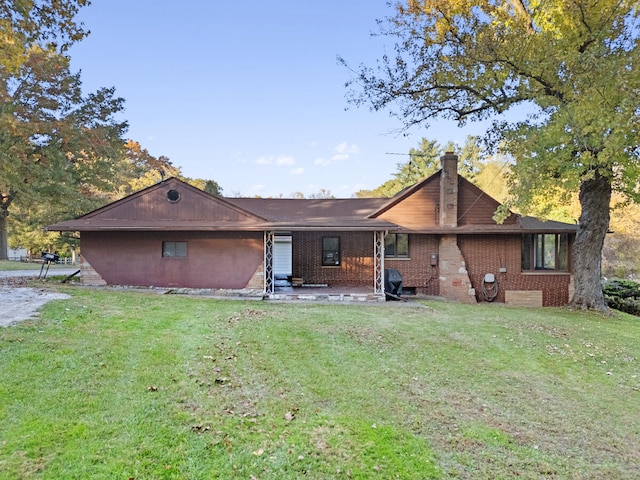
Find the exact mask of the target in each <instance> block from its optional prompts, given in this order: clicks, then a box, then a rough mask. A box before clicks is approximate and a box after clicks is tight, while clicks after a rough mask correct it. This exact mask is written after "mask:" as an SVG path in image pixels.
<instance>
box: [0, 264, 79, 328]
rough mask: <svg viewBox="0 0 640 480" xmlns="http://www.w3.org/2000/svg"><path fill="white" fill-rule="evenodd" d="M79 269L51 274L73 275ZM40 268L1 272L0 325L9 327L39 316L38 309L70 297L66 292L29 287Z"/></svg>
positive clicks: (58, 270) (63, 270)
mask: <svg viewBox="0 0 640 480" xmlns="http://www.w3.org/2000/svg"><path fill="white" fill-rule="evenodd" d="M76 270H77V269H56V270H55V271H52V270H50V271H49V275H53V274H55V275H71V274H72V273H73V272H75V271H76ZM39 273H40V271H39V270H24V271H22V270H20V271H8V272H0V327H7V326H9V325H12V324H14V323H16V322H21V321H23V320H27V319H29V318H33V317H35V316H37V313H38V310H39V309H40V307H42V306H43V305H44V304H45V303H47V302H49V301H51V300H63V299H67V298H69V295H67V294H64V293H57V292H52V291H50V290H47V289H44V288H34V287H28V286H27V285H28V284H29V282H30V281H31V280H33V279H36V278H38V274H39Z"/></svg>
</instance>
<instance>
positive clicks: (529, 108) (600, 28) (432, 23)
mask: <svg viewBox="0 0 640 480" xmlns="http://www.w3.org/2000/svg"><path fill="white" fill-rule="evenodd" d="M639 13H640V12H639V9H638V3H637V1H633V0H600V1H598V2H594V1H592V0H544V1H543V0H474V1H468V0H450V1H447V2H442V1H440V0H421V1H419V0H408V1H407V3H406V4H398V5H397V10H396V14H395V15H394V16H393V17H392V18H389V19H387V20H388V21H387V22H386V25H388V27H387V28H386V29H385V30H382V34H383V35H389V36H391V37H392V38H396V44H395V55H394V56H393V57H390V56H384V57H383V58H382V59H381V60H380V62H379V63H378V66H377V68H368V67H366V66H362V67H360V68H359V69H358V71H357V72H355V73H356V76H355V78H354V82H355V83H353V82H352V83H351V86H352V87H354V85H358V87H357V88H354V89H353V90H352V93H351V98H350V101H351V102H353V103H354V104H356V105H361V104H368V105H370V106H371V108H373V109H374V110H379V109H384V108H388V107H392V111H393V113H395V114H397V115H398V116H399V117H400V118H401V120H402V121H403V122H404V125H405V127H406V128H409V127H411V126H412V125H418V124H421V125H424V124H428V123H429V122H430V121H432V120H434V119H436V118H445V119H451V120H455V121H457V122H458V123H459V124H461V125H462V124H464V123H465V122H467V121H478V120H485V119H488V118H491V117H494V118H495V117H496V116H499V115H501V114H504V113H505V112H513V113H515V114H516V115H518V114H520V115H521V116H522V115H524V116H522V117H521V121H519V122H516V123H510V122H507V121H505V120H504V119H496V121H495V122H494V125H493V127H492V128H491V131H490V132H489V133H490V135H488V136H487V139H488V140H491V141H490V142H488V143H490V144H492V145H493V146H501V147H503V148H504V150H505V151H506V152H508V153H510V154H512V155H513V157H514V159H515V163H514V165H513V166H512V177H511V184H510V187H511V189H512V191H513V192H514V193H516V198H517V200H518V202H519V205H520V207H521V209H522V210H523V211H525V212H526V206H527V203H528V201H529V200H530V198H531V197H532V196H533V195H535V194H540V192H543V191H544V190H545V189H547V188H553V189H556V190H557V191H563V192H571V191H574V192H575V191H578V192H579V199H580V205H581V214H580V220H579V225H578V230H577V234H576V240H575V243H574V257H573V258H574V273H575V294H574V297H573V299H572V300H571V305H572V306H574V307H580V308H589V309H596V310H603V311H606V310H607V307H606V304H605V301H604V296H603V294H602V289H601V285H600V272H601V252H602V246H603V242H604V237H605V234H606V232H607V229H608V226H609V205H610V199H611V193H612V191H618V192H621V193H622V194H624V195H626V196H628V197H630V198H634V199H636V200H637V199H638V197H639V196H640V191H639V188H638V177H639V175H640V162H639V161H638V160H639V157H640V147H639V145H640V141H639V134H638V127H639V125H640V122H639V118H638V117H639V115H640V108H639V107H638V100H637V99H638V98H639V97H640V78H639V77H640V76H639V75H638V60H639V58H638V52H639V51H640V49H639V48H638V38H639V37H640V29H639V28H638V21H639V18H638V16H639ZM516 107H521V108H519V109H517V108H516ZM522 112H527V113H525V114H523V113H522ZM498 120H501V121H498Z"/></svg>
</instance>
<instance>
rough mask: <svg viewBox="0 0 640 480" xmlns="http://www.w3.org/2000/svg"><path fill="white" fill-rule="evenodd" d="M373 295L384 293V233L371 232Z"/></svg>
mask: <svg viewBox="0 0 640 480" xmlns="http://www.w3.org/2000/svg"><path fill="white" fill-rule="evenodd" d="M373 293H375V294H383V293H384V232H373Z"/></svg>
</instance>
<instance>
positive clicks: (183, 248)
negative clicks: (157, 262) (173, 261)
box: [162, 242, 187, 258]
mask: <svg viewBox="0 0 640 480" xmlns="http://www.w3.org/2000/svg"><path fill="white" fill-rule="evenodd" d="M162 256H163V257H164V258H173V257H186V256H187V242H162Z"/></svg>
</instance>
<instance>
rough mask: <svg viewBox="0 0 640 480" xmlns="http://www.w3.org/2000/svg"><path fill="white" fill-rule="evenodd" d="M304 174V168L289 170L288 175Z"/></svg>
mask: <svg viewBox="0 0 640 480" xmlns="http://www.w3.org/2000/svg"><path fill="white" fill-rule="evenodd" d="M303 173H304V168H302V167H299V168H294V169H293V170H289V175H302V174H303Z"/></svg>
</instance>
